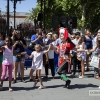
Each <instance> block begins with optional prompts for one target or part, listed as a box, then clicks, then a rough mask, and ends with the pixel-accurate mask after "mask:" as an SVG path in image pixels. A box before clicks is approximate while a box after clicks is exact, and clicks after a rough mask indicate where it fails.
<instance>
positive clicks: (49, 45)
mask: <svg viewBox="0 0 100 100" xmlns="http://www.w3.org/2000/svg"><path fill="white" fill-rule="evenodd" d="M51 47H53V45H52V44H50V45H49V48H48V49H47V50H45V51H43V53H47V52H49V51H50V49H51Z"/></svg>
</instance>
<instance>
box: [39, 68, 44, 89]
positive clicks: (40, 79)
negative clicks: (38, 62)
mask: <svg viewBox="0 0 100 100" xmlns="http://www.w3.org/2000/svg"><path fill="white" fill-rule="evenodd" d="M38 79H39V81H40V87H39V89H42V88H43V83H42V78H41V69H40V70H38Z"/></svg>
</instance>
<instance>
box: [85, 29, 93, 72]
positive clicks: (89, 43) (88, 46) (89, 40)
mask: <svg viewBox="0 0 100 100" xmlns="http://www.w3.org/2000/svg"><path fill="white" fill-rule="evenodd" d="M85 37H86V48H85V49H87V50H90V49H92V37H91V32H90V30H88V29H86V30H85ZM89 57H90V55H86V66H87V69H86V70H87V71H89Z"/></svg>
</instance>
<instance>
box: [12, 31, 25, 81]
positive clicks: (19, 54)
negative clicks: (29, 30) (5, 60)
mask: <svg viewBox="0 0 100 100" xmlns="http://www.w3.org/2000/svg"><path fill="white" fill-rule="evenodd" d="M13 40H14V45H13V47H14V54H13V62H14V80H13V83H16V76H17V70H18V64H20V70H21V81H22V82H24V83H26V81H25V80H24V62H25V56H24V51H25V49H26V41H25V40H24V39H23V38H22V35H21V32H20V31H18V30H16V32H15V35H14V39H13Z"/></svg>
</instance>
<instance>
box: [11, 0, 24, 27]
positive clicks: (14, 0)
mask: <svg viewBox="0 0 100 100" xmlns="http://www.w3.org/2000/svg"><path fill="white" fill-rule="evenodd" d="M11 1H12V2H13V3H14V5H13V8H14V28H15V27H16V26H15V25H16V18H15V17H16V4H17V2H18V1H19V2H21V1H23V0H11Z"/></svg>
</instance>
